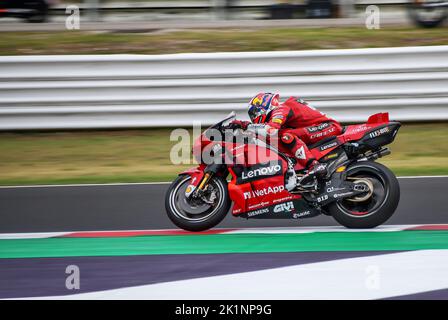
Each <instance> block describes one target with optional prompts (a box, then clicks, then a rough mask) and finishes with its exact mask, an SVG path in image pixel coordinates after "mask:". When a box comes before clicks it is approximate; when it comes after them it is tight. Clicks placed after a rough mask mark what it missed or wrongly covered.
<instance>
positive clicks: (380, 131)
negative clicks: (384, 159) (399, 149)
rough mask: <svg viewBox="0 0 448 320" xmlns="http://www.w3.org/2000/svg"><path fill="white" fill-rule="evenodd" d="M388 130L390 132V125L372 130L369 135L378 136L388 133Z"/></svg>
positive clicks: (371, 136)
mask: <svg viewBox="0 0 448 320" xmlns="http://www.w3.org/2000/svg"><path fill="white" fill-rule="evenodd" d="M388 132H390V129H389V127H385V128H382V129H379V130H376V131H373V132H371V133H370V134H369V137H370V138H376V137H378V136H380V135H382V134H385V133H388Z"/></svg>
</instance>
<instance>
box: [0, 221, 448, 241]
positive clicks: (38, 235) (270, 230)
mask: <svg viewBox="0 0 448 320" xmlns="http://www.w3.org/2000/svg"><path fill="white" fill-rule="evenodd" d="M431 225H445V224H431ZM419 226H425V225H422V224H404V225H383V226H378V227H376V228H374V229H347V228H345V227H342V226H320V227H300V226H299V227H265V228H236V230H232V231H224V232H222V233H221V234H254V233H258V234H261V233H263V234H280V233H312V232H393V231H402V230H406V229H409V228H414V227H419ZM228 229H235V228H215V229H213V230H228ZM141 231H143V232H151V231H154V232H167V231H168V232H169V231H182V230H181V229H149V230H145V229H142V230H97V231H65V232H31V233H0V240H10V239H43V238H53V237H61V236H64V235H69V234H73V233H78V232H82V233H97V232H101V233H111V235H110V236H111V237H112V236H113V233H114V232H141ZM192 234H193V233H192Z"/></svg>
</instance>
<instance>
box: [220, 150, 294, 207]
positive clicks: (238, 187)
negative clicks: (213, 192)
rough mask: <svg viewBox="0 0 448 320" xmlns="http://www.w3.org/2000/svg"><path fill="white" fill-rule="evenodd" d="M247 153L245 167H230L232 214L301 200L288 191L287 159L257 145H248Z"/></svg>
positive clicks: (245, 151)
mask: <svg viewBox="0 0 448 320" xmlns="http://www.w3.org/2000/svg"><path fill="white" fill-rule="evenodd" d="M244 153H245V158H246V161H245V163H244V164H240V165H235V166H233V167H229V172H230V174H231V175H232V180H231V181H230V183H229V185H228V189H229V195H230V198H231V199H232V201H233V202H234V206H233V210H232V214H233V215H240V214H243V213H245V212H248V211H252V210H258V209H262V208H265V207H268V206H271V205H273V204H275V203H281V202H284V201H287V200H292V199H300V198H301V197H300V196H298V195H292V194H290V193H289V192H288V191H287V190H286V189H285V185H284V175H285V173H286V171H287V170H288V163H287V162H286V160H284V159H283V158H281V157H279V156H278V155H277V154H276V153H275V152H270V151H269V150H266V149H265V148H263V147H260V146H255V145H245V148H244ZM255 154H257V155H258V157H257V158H255V157H254V155H255ZM267 163H268V164H270V165H266V164H267Z"/></svg>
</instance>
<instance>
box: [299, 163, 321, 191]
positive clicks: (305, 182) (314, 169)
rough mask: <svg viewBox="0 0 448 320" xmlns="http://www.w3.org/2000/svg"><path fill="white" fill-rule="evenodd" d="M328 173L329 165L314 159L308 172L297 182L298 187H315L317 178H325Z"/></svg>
mask: <svg viewBox="0 0 448 320" xmlns="http://www.w3.org/2000/svg"><path fill="white" fill-rule="evenodd" d="M327 173H328V171H327V165H326V164H323V163H320V162H318V161H317V160H314V161H313V163H312V164H311V165H310V168H309V169H308V172H307V173H306V174H305V175H304V176H303V177H302V178H301V179H300V180H299V182H298V183H297V187H298V188H301V189H315V188H316V186H317V183H316V182H317V180H316V178H317V179H319V178H323V177H325V176H326V175H327Z"/></svg>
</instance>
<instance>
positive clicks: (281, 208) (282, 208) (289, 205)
mask: <svg viewBox="0 0 448 320" xmlns="http://www.w3.org/2000/svg"><path fill="white" fill-rule="evenodd" d="M292 210H294V203H293V202H292V201H290V202H286V203H281V204H278V205H276V206H275V207H274V212H275V213H279V212H291V211H292Z"/></svg>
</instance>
